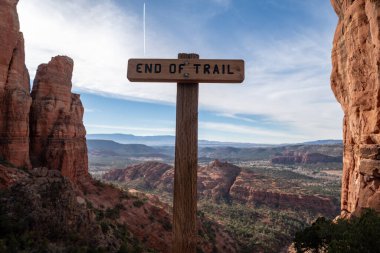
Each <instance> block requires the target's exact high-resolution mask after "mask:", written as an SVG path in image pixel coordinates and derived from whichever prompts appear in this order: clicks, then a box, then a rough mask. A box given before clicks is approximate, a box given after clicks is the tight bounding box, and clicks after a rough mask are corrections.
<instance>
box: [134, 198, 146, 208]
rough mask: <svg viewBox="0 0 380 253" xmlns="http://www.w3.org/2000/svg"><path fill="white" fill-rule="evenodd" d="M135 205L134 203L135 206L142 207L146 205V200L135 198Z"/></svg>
mask: <svg viewBox="0 0 380 253" xmlns="http://www.w3.org/2000/svg"><path fill="white" fill-rule="evenodd" d="M133 205H134V206H135V207H137V208H140V207H142V206H143V205H144V201H142V200H140V199H138V200H135V201H133Z"/></svg>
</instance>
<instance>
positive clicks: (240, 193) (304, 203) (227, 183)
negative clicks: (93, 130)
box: [103, 160, 338, 215]
mask: <svg viewBox="0 0 380 253" xmlns="http://www.w3.org/2000/svg"><path fill="white" fill-rule="evenodd" d="M103 179H105V180H108V181H118V182H125V183H128V186H129V187H137V188H143V189H149V190H158V191H161V192H164V193H169V194H172V193H173V179H174V170H173V167H171V166H169V165H167V164H164V163H159V162H147V163H142V164H138V165H133V166H129V167H127V168H126V169H122V170H120V169H115V170H111V171H109V172H107V173H106V174H104V175H103ZM197 184H198V198H206V199H211V200H214V201H227V202H228V201H236V202H239V203H242V204H246V205H266V206H269V207H272V208H280V209H289V208H290V209H296V210H305V209H307V210H310V212H313V213H321V214H324V215H331V214H335V213H337V211H338V210H337V204H336V203H335V202H336V201H335V199H333V198H331V197H324V196H315V195H309V194H305V193H301V194H300V193H289V192H288V186H282V188H281V186H277V185H276V180H275V179H273V178H270V177H263V176H258V175H256V174H255V173H253V172H252V171H250V170H246V169H241V168H239V167H238V166H235V165H233V164H230V163H226V162H220V161H218V160H216V161H214V162H212V163H210V164H209V165H208V166H200V167H198V182H197ZM294 186H295V185H294ZM284 187H285V188H284Z"/></svg>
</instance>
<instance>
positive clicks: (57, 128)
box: [30, 56, 88, 181]
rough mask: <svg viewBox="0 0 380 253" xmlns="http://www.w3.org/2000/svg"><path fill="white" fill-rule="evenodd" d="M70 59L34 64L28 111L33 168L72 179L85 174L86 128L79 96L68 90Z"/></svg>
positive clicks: (57, 58)
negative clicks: (56, 171)
mask: <svg viewBox="0 0 380 253" xmlns="http://www.w3.org/2000/svg"><path fill="white" fill-rule="evenodd" d="M73 65H74V63H73V60H72V59H70V58H69V57H66V56H57V57H53V58H52V60H51V61H50V62H49V63H48V64H41V65H40V66H39V67H38V70H37V74H36V77H35V79H34V84H33V90H32V98H33V103H32V107H31V112H30V140H31V145H30V158H31V162H32V165H33V166H34V167H40V166H44V167H48V168H50V169H58V170H60V171H61V172H62V175H64V176H67V177H69V178H70V179H72V180H73V181H78V180H79V179H81V178H85V177H87V176H88V158H87V146H86V138H85V136H86V130H85V128H84V125H83V120H82V119H83V112H84V109H83V106H82V103H81V101H80V98H79V95H77V94H73V93H71V87H72V83H71V77H72V72H73Z"/></svg>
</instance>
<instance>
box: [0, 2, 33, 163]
mask: <svg viewBox="0 0 380 253" xmlns="http://www.w3.org/2000/svg"><path fill="white" fill-rule="evenodd" d="M17 2H18V1H16V0H9V1H0V47H1V51H0V159H3V160H6V161H8V162H10V163H11V164H13V165H14V166H17V167H30V162H29V138H28V137H29V110H30V104H31V100H32V99H31V97H30V94H29V93H30V81H29V73H28V70H27V68H26V66H25V52H24V38H23V35H22V33H21V32H20V25H19V20H18V15H17V10H16V5H17Z"/></svg>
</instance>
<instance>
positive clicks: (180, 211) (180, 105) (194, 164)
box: [127, 54, 244, 253]
mask: <svg viewBox="0 0 380 253" xmlns="http://www.w3.org/2000/svg"><path fill="white" fill-rule="evenodd" d="M127 77H128V79H129V80H130V81H131V82H177V113H176V117H177V119H176V139H175V161H174V194H173V246H172V253H195V252H196V247H197V235H198V231H197V226H196V225H197V223H196V221H197V216H196V213H197V169H198V96H199V83H201V82H202V83H204V82H205V83H241V82H243V81H244V61H243V60H200V59H199V56H198V55H197V54H178V59H174V60H168V59H163V60H160V59H130V60H129V61H128V74H127Z"/></svg>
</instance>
